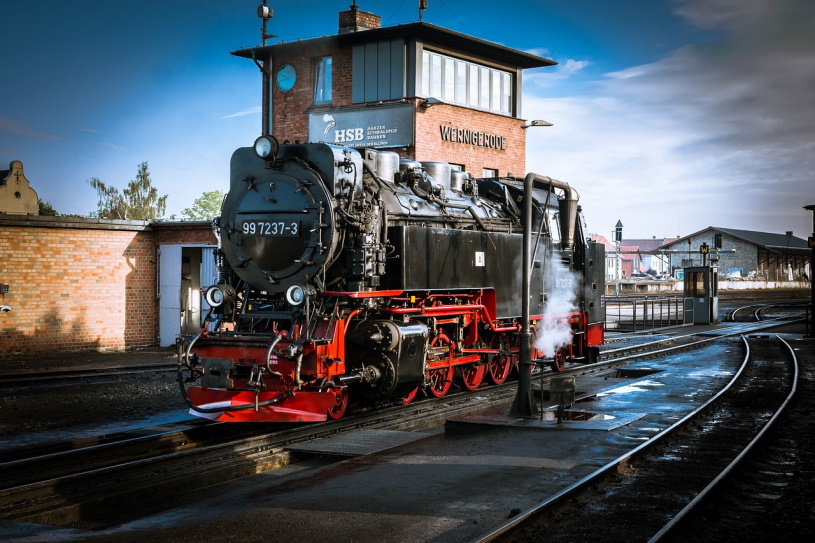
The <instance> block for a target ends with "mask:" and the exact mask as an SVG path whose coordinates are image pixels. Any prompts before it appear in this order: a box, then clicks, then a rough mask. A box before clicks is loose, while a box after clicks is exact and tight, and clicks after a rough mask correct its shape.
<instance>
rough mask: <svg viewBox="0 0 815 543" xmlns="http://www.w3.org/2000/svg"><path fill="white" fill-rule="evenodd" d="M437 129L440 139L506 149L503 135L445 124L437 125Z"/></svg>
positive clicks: (505, 140)
mask: <svg viewBox="0 0 815 543" xmlns="http://www.w3.org/2000/svg"><path fill="white" fill-rule="evenodd" d="M439 131H440V132H441V139H442V141H450V142H453V143H463V144H465V145H475V146H476V147H489V148H490V149H500V150H501V151H506V149H507V138H506V137H505V136H498V135H496V134H488V133H487V132H479V131H477V130H467V129H466V128H454V127H452V126H445V125H439Z"/></svg>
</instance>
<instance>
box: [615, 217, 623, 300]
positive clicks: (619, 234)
mask: <svg viewBox="0 0 815 543" xmlns="http://www.w3.org/2000/svg"><path fill="white" fill-rule="evenodd" d="M622 240H623V223H622V221H620V220H618V221H617V224H616V225H615V226H614V247H615V249H616V252H617V258H616V259H614V295H615V296H619V295H620V242H621V241H622Z"/></svg>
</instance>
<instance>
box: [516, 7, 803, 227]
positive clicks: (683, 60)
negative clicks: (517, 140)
mask: <svg viewBox="0 0 815 543" xmlns="http://www.w3.org/2000/svg"><path fill="white" fill-rule="evenodd" d="M738 6H746V8H747V9H745V10H744V12H742V11H740V10H739V9H737V7H738ZM799 7H800V9H799V10H797V11H795V9H797V8H799ZM793 12H795V13H796V17H795V20H796V23H795V24H793V25H792V26H786V25H787V23H788V22H789V21H790V18H791V14H792V13H793ZM679 13H680V14H683V15H684V16H686V17H688V18H690V19H691V20H692V21H693V22H694V23H696V24H702V23H705V24H706V25H707V26H708V27H711V28H716V29H719V30H722V31H723V32H725V33H726V34H725V38H724V39H722V40H721V41H719V42H715V43H708V44H698V45H694V46H688V47H685V48H682V49H679V50H677V51H674V52H673V53H672V54H670V55H669V56H667V57H665V58H664V59H662V60H660V61H658V62H654V63H652V64H647V65H642V66H632V67H630V68H628V69H625V70H620V71H617V72H613V73H608V74H605V77H604V78H603V79H602V80H601V81H598V90H597V91H595V92H591V93H589V94H587V95H582V96H581V97H579V98H568V99H546V98H544V97H542V96H540V95H539V96H534V93H532V94H533V96H531V97H530V96H525V98H524V115H525V116H526V117H528V118H543V119H546V120H548V121H550V122H553V123H554V125H555V126H554V127H553V128H547V129H545V130H541V129H537V131H533V130H535V129H531V130H530V133H529V134H528V139H529V141H528V159H527V168H528V169H530V170H533V171H538V172H539V173H542V174H546V175H552V176H553V177H557V178H560V179H562V180H563V181H567V182H569V183H570V184H573V185H574V186H575V187H577V189H578V190H579V191H580V193H581V195H582V196H583V198H582V200H583V206H584V208H585V209H586V214H587V220H588V222H589V229H590V230H592V231H596V232H598V233H601V234H603V233H606V230H609V229H610V228H612V227H613V225H614V224H615V222H616V220H617V219H618V218H621V219H622V220H623V223H624V224H625V225H626V226H627V227H628V226H631V227H633V229H634V230H633V231H632V230H627V231H628V232H630V233H631V235H632V236H648V235H656V236H667V235H675V234H677V233H688V232H691V231H694V230H698V229H701V228H704V227H706V226H709V225H717V226H729V227H733V228H744V229H750V230H766V231H771V232H784V231H786V230H794V231H795V232H796V234H797V235H799V236H801V237H805V236H806V235H807V234H808V228H809V227H808V222H809V220H810V219H809V217H808V216H807V214H806V212H805V211H803V210H802V209H801V207H802V206H803V205H806V204H809V203H815V190H813V189H812V173H811V172H812V171H813V170H815V107H814V106H813V103H812V89H813V88H815V37H813V35H812V34H811V33H809V32H798V31H797V30H798V28H799V27H800V26H801V25H803V26H808V27H809V28H815V3H811V4H809V5H807V6H803V5H802V3H796V2H793V1H791V0H782V1H779V2H772V3H769V2H764V1H761V0H753V1H742V0H738V1H736V0H704V1H702V0H699V1H696V0H694V1H692V2H686V3H685V4H683V5H682V6H681V8H680V9H679ZM785 29H786V30H785ZM540 94H544V93H540Z"/></svg>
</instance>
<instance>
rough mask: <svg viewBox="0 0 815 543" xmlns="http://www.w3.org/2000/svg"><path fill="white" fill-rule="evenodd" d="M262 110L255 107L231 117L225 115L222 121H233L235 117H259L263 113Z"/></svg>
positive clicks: (233, 114)
mask: <svg viewBox="0 0 815 543" xmlns="http://www.w3.org/2000/svg"><path fill="white" fill-rule="evenodd" d="M261 111H262V108H261V107H260V106H253V107H250V108H246V109H244V110H243V111H238V112H237V113H232V114H230V115H225V116H223V117H221V119H231V118H233V117H245V116H247V115H257V114H258V113H261Z"/></svg>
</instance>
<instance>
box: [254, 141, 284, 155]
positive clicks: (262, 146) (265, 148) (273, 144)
mask: <svg viewBox="0 0 815 543" xmlns="http://www.w3.org/2000/svg"><path fill="white" fill-rule="evenodd" d="M279 149H280V144H279V143H278V142H277V139H275V137H274V136H261V137H259V138H258V139H256V140H255V154H256V155H257V156H258V157H259V158H262V159H263V160H273V159H274V157H275V155H276V154H277V151H278V150H279Z"/></svg>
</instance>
